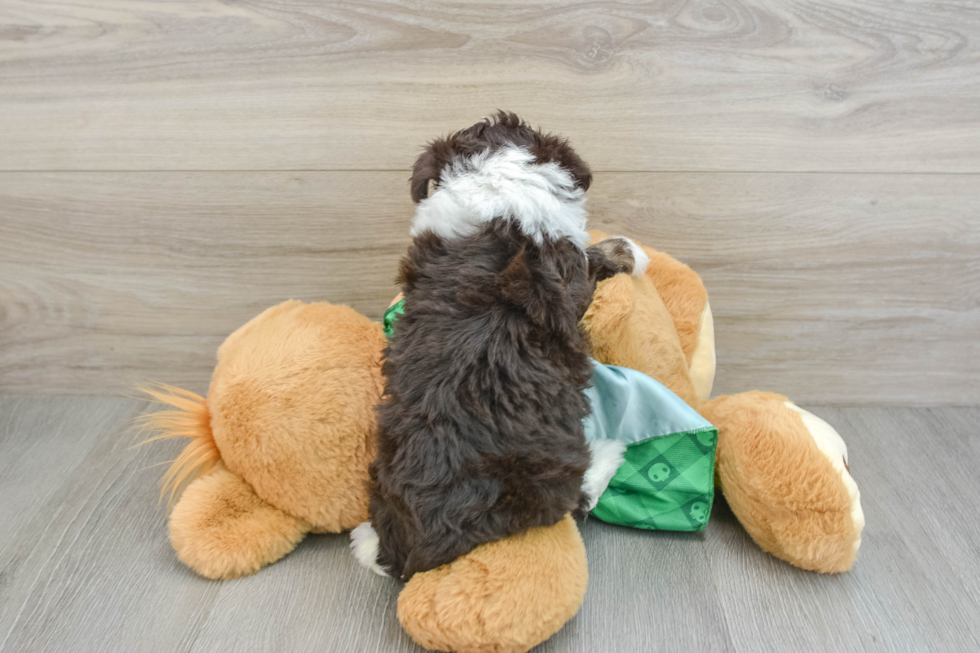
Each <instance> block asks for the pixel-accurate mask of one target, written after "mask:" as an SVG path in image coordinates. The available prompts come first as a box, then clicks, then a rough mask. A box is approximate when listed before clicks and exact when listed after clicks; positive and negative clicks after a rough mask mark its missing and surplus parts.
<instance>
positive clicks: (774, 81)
mask: <svg viewBox="0 0 980 653" xmlns="http://www.w3.org/2000/svg"><path fill="white" fill-rule="evenodd" d="M496 107H504V108H508V109H513V110H515V111H518V112H519V113H521V114H523V115H524V116H525V117H526V118H528V119H529V120H531V121H532V122H534V123H535V124H540V125H542V126H544V127H546V128H548V129H551V130H555V131H559V132H561V133H563V134H565V135H567V136H570V137H571V138H572V141H573V143H574V144H575V145H576V147H577V149H578V150H579V151H580V153H581V154H582V155H583V156H584V157H585V158H586V160H588V161H589V162H590V163H591V164H592V165H593V168H594V169H595V170H596V171H597V175H596V183H595V184H594V187H593V189H592V190H591V191H590V193H589V195H590V207H591V210H592V216H593V223H594V225H595V226H598V227H600V228H604V229H606V230H609V231H615V232H620V233H625V234H627V235H632V236H635V237H637V238H639V239H640V240H642V241H644V242H645V243H647V244H651V245H653V246H655V247H657V248H659V249H663V250H665V251H668V252H671V253H672V254H674V255H675V256H677V257H678V258H680V259H681V260H684V261H685V262H687V263H689V264H691V265H692V266H693V267H695V269H697V270H698V271H699V272H700V273H701V274H702V276H703V277H704V279H705V282H706V284H707V286H708V289H709V292H710V293H711V297H712V306H713V309H714V314H715V318H716V331H717V337H718V358H719V373H718V379H717V384H716V390H717V391H718V392H733V391H738V390H742V389H748V388H750V387H759V388H764V389H771V390H775V391H779V392H783V393H785V394H788V395H790V396H792V397H794V398H795V399H797V400H799V401H801V402H806V403H824V404H852V403H859V404H969V403H978V402H980V11H978V9H977V6H976V4H975V3H973V2H970V1H968V0H962V1H960V2H942V3H913V2H909V3H891V2H880V1H871V0H849V1H845V0H831V1H828V2H823V1H821V2H814V1H808V0H796V1H794V2H786V3H771V2H766V1H765V0H747V1H745V2H737V1H722V2H713V1H709V0H704V1H699V0H694V1H690V2H671V1H667V0H664V1H661V2H650V3H617V2H590V3H558V2H533V1H531V2H528V1H523V2H519V3H518V2H514V3H506V4H504V5H501V4H500V3H494V4H492V5H491V4H489V3H444V2H426V3H418V2H402V3H378V2H365V1H363V0H355V1H351V2H344V3H311V2H299V1H291V0H290V1H286V0H258V1H251V2H236V3H228V4H225V3H219V2H215V1H212V0H205V1H200V2H191V1H189V0H188V1H185V2H165V1H163V0H141V1H138V2H131V3H129V2H127V3H119V2H112V1H110V0H98V1H93V2H87V3H67V2H61V1H55V2H53V1H47V0H44V1H42V0H0V391H6V392H49V393H50V392H59V393H60V392H71V393H89V394H103V393H112V392H119V391H124V390H125V389H126V388H129V387H130V386H131V385H132V384H133V383H135V382H138V381H140V380H146V379H153V380H160V381H167V382H171V383H177V384H181V385H184V386H187V387H191V388H194V389H198V390H203V388H204V387H206V383H207V379H208V374H209V371H210V368H211V366H212V364H213V357H214V351H215V348H216V347H217V345H218V344H219V343H220V342H221V340H222V338H223V337H224V336H225V335H227V333H228V332H230V331H231V330H233V329H234V328H235V327H237V326H238V325H240V324H241V323H243V322H244V321H245V320H247V319H248V318H249V317H251V316H252V315H254V314H255V313H257V312H258V311H260V310H262V309H263V308H265V307H267V306H269V305H271V304H273V303H276V302H278V301H280V300H282V299H285V298H289V297H297V298H301V299H307V300H328V301H333V302H344V303H349V304H350V305H352V306H354V307H355V308H356V309H358V310H360V311H362V312H364V313H366V314H368V315H370V316H372V317H377V316H378V315H379V314H380V312H381V310H382V309H383V307H384V306H385V305H386V304H387V301H388V299H389V298H390V296H391V295H392V294H393V293H394V292H395V289H394V287H393V276H394V271H395V265H396V262H397V259H398V257H399V255H400V254H401V252H403V251H404V248H405V246H406V244H407V238H406V231H407V224H408V221H409V219H410V216H411V211H412V206H411V203H410V201H409V200H408V196H407V183H406V181H407V170H408V168H409V167H410V165H411V162H412V160H413V159H414V157H415V155H416V154H417V153H418V151H419V147H420V145H421V144H422V143H424V142H425V141H426V140H428V139H430V138H432V137H433V136H436V135H439V134H442V133H445V132H446V131H448V130H450V129H453V128H457V127H462V126H465V125H467V124H470V123H471V122H473V121H474V120H476V119H478V118H480V117H481V116H483V115H486V114H487V113H489V112H490V111H492V110H493V109H494V108H496Z"/></svg>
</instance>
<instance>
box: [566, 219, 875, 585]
mask: <svg viewBox="0 0 980 653" xmlns="http://www.w3.org/2000/svg"><path fill="white" fill-rule="evenodd" d="M592 237H593V239H596V240H601V239H603V238H605V237H606V235H605V234H603V233H601V232H592ZM644 249H645V250H646V251H647V254H648V255H649V256H650V258H651V264H650V265H649V266H648V268H647V274H646V275H645V276H644V277H641V278H631V277H627V276H625V275H617V276H616V277H613V278H612V279H609V280H607V281H605V282H603V283H602V284H600V286H599V288H598V289H597V290H596V294H595V297H594V299H593V302H592V306H591V307H590V309H589V311H588V312H586V314H585V318H584V319H583V324H584V326H585V329H586V331H587V332H588V334H589V336H590V337H591V339H592V343H593V346H594V348H595V356H596V358H597V359H598V360H600V361H601V362H603V363H607V364H613V365H621V366H623V367H631V368H633V369H635V370H639V371H641V372H644V373H645V374H647V375H649V376H651V377H653V378H655V379H657V380H658V381H660V382H661V383H663V384H664V385H665V386H667V387H668V388H670V389H671V390H673V391H674V393H675V394H677V395H678V396H679V397H680V398H681V399H683V400H684V401H686V402H687V403H688V404H690V405H691V407H693V408H694V409H696V410H698V411H700V412H701V413H702V415H704V417H705V418H707V419H708V421H709V422H711V423H712V424H714V425H715V426H716V427H717V428H718V452H717V462H716V480H717V484H718V486H719V487H720V488H721V491H722V493H723V494H724V495H725V498H726V499H727V501H728V504H729V506H730V507H731V509H732V512H734V513H735V516H736V517H738V518H739V521H741V522H742V524H743V525H744V526H745V528H746V530H747V531H748V532H749V534H750V535H751V536H752V537H753V539H755V541H756V542H757V543H758V544H759V545H760V546H761V547H762V548H763V549H765V550H766V551H768V552H770V553H772V554H773V555H775V556H777V557H779V558H782V559H784V560H786V561H788V562H790V563H792V564H794V565H796V566H798V567H802V568H804V569H810V570H813V571H822V572H841V571H846V570H848V569H850V568H851V566H852V565H853V564H854V559H855V557H856V556H857V550H858V547H859V546H860V544H861V530H862V529H863V528H864V515H863V513H862V511H861V503H860V494H859V492H858V488H857V484H856V483H855V482H854V479H853V478H852V477H851V475H850V472H849V470H848V469H847V448H846V446H844V442H843V440H842V439H841V438H840V435H838V434H837V432H836V431H834V429H833V428H832V427H830V425H829V424H827V423H826V422H824V421H823V420H820V419H819V418H817V417H816V416H814V415H811V414H810V413H808V412H806V411H804V410H802V409H800V408H798V407H796V406H795V405H793V404H792V403H791V402H790V401H789V400H788V399H786V397H783V396H780V395H776V394H772V393H764V392H747V393H742V394H738V395H731V396H726V397H718V398H716V399H713V400H711V401H704V400H705V399H706V398H707V396H708V395H709V394H710V391H711V381H712V380H713V378H714V365H713V361H714V353H713V352H714V343H713V334H714V329H713V325H712V323H711V309H710V306H709V304H708V297H707V293H706V292H705V291H704V286H703V285H702V284H701V280H700V278H698V276H697V274H695V273H694V271H693V270H691V269H690V268H688V267H687V266H686V265H683V264H681V263H679V262H677V261H676V260H674V259H671V258H670V257H667V256H666V255H665V254H663V253H660V252H656V251H654V250H652V249H649V248H644ZM663 297H667V298H668V299H667V301H663V300H662V298H663ZM668 302H669V305H670V306H669V307H668ZM670 322H672V323H673V324H675V325H681V326H682V327H683V328H678V329H677V330H676V334H677V337H676V338H675V337H674V335H675V332H674V331H673V330H671V329H669V327H668V326H667V325H668V324H669V323H670ZM695 324H697V325H698V327H697V328H696V329H695V328H692V325H695ZM682 333H684V334H685V335H684V337H683V342H682V339H681V334H682ZM685 345H686V346H685ZM708 351H710V352H711V354H710V355H709V354H707V353H706V352H708ZM695 365H697V366H698V369H697V372H698V385H697V386H696V385H695V377H694V374H693V372H692V369H693V368H694V366H695Z"/></svg>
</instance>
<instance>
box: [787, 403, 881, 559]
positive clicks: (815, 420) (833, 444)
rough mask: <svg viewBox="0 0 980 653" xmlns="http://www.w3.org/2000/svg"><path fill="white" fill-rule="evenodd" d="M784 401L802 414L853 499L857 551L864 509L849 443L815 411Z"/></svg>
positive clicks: (862, 525)
mask: <svg viewBox="0 0 980 653" xmlns="http://www.w3.org/2000/svg"><path fill="white" fill-rule="evenodd" d="M783 403H784V405H785V406H786V407H787V408H789V409H790V410H792V411H795V412H797V413H799V414H800V419H802V420H803V425H804V426H805V427H806V430H807V431H809V432H810V436H811V437H812V438H813V441H814V442H815V443H816V445H817V448H819V449H820V452H821V453H822V454H823V455H825V456H826V457H827V460H829V461H830V464H831V465H833V466H834V469H835V470H836V471H837V472H838V473H839V474H840V475H841V480H842V481H843V483H844V487H846V488H847V494H848V496H849V497H850V499H851V519H852V520H853V522H854V529H855V530H856V531H857V537H856V538H855V540H854V552H855V553H857V550H858V549H859V548H860V547H861V532H862V531H863V530H864V511H863V510H862V509H861V491H860V490H859V489H858V486H857V483H856V482H855V481H854V477H853V476H851V468H850V466H849V465H848V459H847V444H845V443H844V438H842V437H841V436H840V433H838V432H837V430H836V429H834V427H833V426H831V425H830V424H828V423H827V422H825V421H823V420H822V419H820V418H819V417H817V416H816V415H814V414H813V413H811V412H809V411H807V410H803V409H802V408H800V407H799V406H797V405H796V404H794V403H793V402H791V401H786V402H783Z"/></svg>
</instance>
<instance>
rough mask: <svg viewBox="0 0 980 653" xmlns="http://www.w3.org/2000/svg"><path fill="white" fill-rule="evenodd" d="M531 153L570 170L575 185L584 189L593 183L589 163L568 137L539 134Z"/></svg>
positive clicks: (587, 188)
mask: <svg viewBox="0 0 980 653" xmlns="http://www.w3.org/2000/svg"><path fill="white" fill-rule="evenodd" d="M531 153H532V154H533V155H534V156H535V158H536V159H538V160H539V161H554V162H555V163H557V164H558V165H560V166H561V167H562V168H564V169H565V170H567V171H568V173H569V174H570V175H571V176H572V179H574V180H575V186H576V187H578V188H581V189H582V190H583V191H586V190H589V186H591V185H592V171H591V170H590V169H589V164H587V163H586V162H585V161H583V160H582V157H580V156H579V155H578V153H577V152H576V151H575V150H573V149H572V146H571V145H569V144H568V139H565V138H562V137H561V136H556V135H555V134H539V135H538V136H537V138H536V139H535V142H534V145H533V146H532V147H531Z"/></svg>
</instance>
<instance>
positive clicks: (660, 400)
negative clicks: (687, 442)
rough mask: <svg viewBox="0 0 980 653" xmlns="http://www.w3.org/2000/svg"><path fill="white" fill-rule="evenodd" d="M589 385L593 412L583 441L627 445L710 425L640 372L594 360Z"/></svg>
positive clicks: (588, 393) (709, 426)
mask: <svg viewBox="0 0 980 653" xmlns="http://www.w3.org/2000/svg"><path fill="white" fill-rule="evenodd" d="M592 365H593V367H594V369H593V371H592V385H591V386H590V387H589V388H587V389H586V391H585V394H586V395H587V396H588V398H589V402H590V403H591V404H592V414H591V415H589V416H588V417H586V418H585V422H584V425H585V438H586V440H598V439H604V438H606V439H610V440H619V441H621V442H624V443H626V444H627V445H630V444H633V443H636V442H640V441H642V440H647V439H649V438H655V437H661V436H664V435H670V434H673V433H681V432H684V431H696V430H699V429H704V428H712V426H711V423H710V422H708V420H706V419H704V418H703V417H701V415H699V414H698V413H697V411H695V410H694V409H693V408H691V407H690V406H688V405H687V404H686V403H684V400H683V399H681V398H680V397H678V396H677V395H675V394H674V393H673V392H671V391H670V390H669V389H668V388H667V387H666V386H664V385H663V384H661V383H660V382H659V381H657V380H655V379H653V378H652V377H649V376H647V375H646V374H644V373H643V372H637V371H636V370H633V369H630V368H628V367H619V366H618V365H604V364H602V363H600V362H599V361H596V360H593V361H592Z"/></svg>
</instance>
